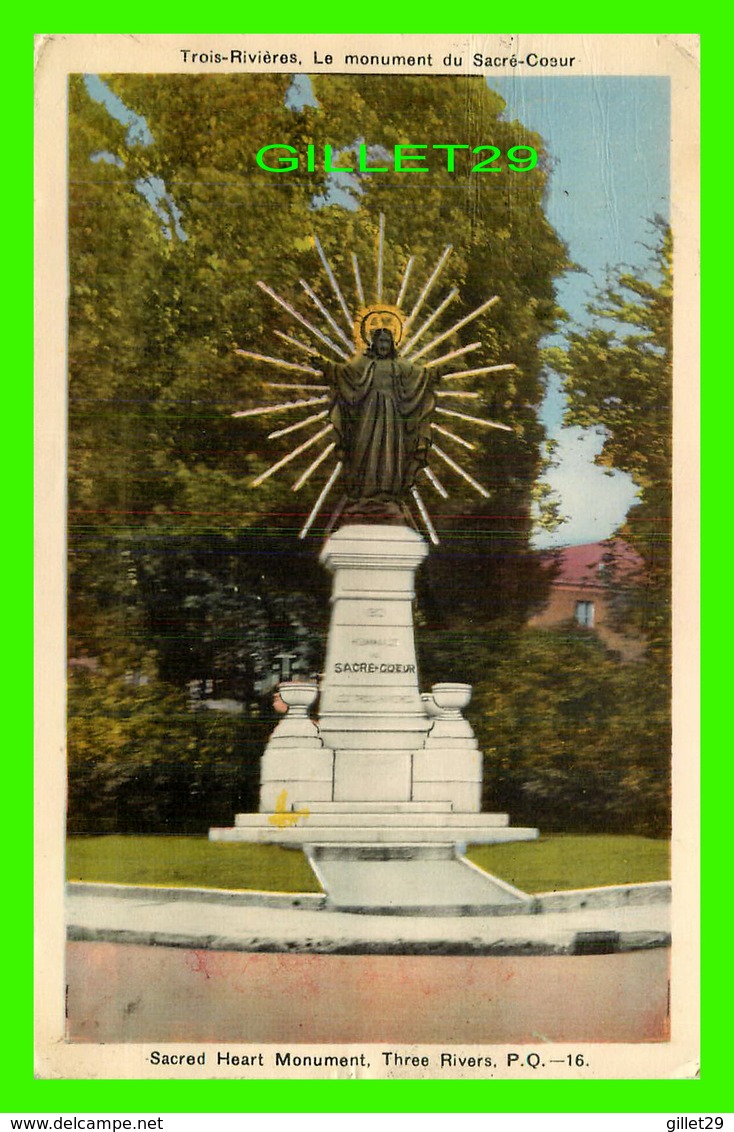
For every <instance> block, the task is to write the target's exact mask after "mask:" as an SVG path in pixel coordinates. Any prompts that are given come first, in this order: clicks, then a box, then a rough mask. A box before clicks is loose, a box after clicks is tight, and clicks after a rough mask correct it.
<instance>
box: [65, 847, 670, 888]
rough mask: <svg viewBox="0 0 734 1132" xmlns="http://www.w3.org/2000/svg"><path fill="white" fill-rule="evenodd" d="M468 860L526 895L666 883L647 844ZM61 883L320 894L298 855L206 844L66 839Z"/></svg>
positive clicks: (505, 852)
mask: <svg viewBox="0 0 734 1132" xmlns="http://www.w3.org/2000/svg"><path fill="white" fill-rule="evenodd" d="M468 856H469V857H470V858H471V860H472V861H474V863H475V864H477V865H479V866H480V867H481V868H483V869H487V871H488V872H491V873H494V874H495V875H496V876H498V877H501V878H502V879H503V880H506V881H508V882H509V883H510V884H514V885H515V886H516V887H517V888H520V889H522V891H523V892H550V891H553V890H554V889H569V888H593V887H595V886H596V885H605V884H637V883H639V882H641V881H652V880H667V879H668V877H669V875H670V846H669V843H668V842H667V841H653V840H650V839H649V838H646V837H612V836H604V835H599V836H597V835H587V836H577V835H556V836H548V837H541V838H540V839H539V840H538V841H525V842H518V843H516V844H508V845H477V846H474V847H473V848H470V850H469V853H468ZM66 875H67V877H68V879H69V880H82V881H106V882H108V883H114V884H147V885H164V886H169V887H177V888H188V887H192V888H234V889H238V888H239V889H241V888H256V889H265V890H266V891H271V892H320V891H321V890H320V887H319V884H318V881H317V880H316V877H315V876H314V874H313V873H312V872H311V869H310V868H309V865H308V863H307V861H306V858H305V857H304V856H303V854H302V853H301V852H300V851H298V850H294V849H284V848H281V847H280V846H278V845H247V844H244V843H239V844H236V843H235V844H233V843H227V842H217V841H208V840H207V839H206V838H205V837H133V836H129V837H120V836H108V837H71V838H69V841H68V843H67V854H66Z"/></svg>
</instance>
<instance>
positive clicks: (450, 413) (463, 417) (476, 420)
mask: <svg viewBox="0 0 734 1132" xmlns="http://www.w3.org/2000/svg"><path fill="white" fill-rule="evenodd" d="M436 412H437V413H443V415H444V416H445V417H457V418H458V419H459V420H460V421H471V423H472V424H478V425H482V426H483V427H484V428H501V429H502V430H503V432H514V431H515V430H514V428H510V426H509V425H506V424H500V423H499V422H498V421H488V420H485V418H484V417H470V416H469V415H468V413H459V412H457V410H456V409H441V408H438V409H436Z"/></svg>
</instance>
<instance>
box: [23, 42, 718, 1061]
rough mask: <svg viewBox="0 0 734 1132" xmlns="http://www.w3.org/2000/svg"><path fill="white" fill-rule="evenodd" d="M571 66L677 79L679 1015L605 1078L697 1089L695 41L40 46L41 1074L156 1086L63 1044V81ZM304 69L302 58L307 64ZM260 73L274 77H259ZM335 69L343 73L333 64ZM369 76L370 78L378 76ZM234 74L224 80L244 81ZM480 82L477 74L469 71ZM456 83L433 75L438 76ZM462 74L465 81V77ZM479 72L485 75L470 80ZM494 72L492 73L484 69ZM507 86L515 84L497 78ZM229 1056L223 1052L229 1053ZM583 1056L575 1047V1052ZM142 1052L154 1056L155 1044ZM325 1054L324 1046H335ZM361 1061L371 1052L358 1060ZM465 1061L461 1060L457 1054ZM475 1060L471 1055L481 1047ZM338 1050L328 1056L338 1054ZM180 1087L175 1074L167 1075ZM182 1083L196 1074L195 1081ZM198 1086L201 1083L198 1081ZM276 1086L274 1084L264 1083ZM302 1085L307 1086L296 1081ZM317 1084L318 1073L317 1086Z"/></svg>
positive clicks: (91, 1052)
mask: <svg viewBox="0 0 734 1132" xmlns="http://www.w3.org/2000/svg"><path fill="white" fill-rule="evenodd" d="M513 40H514V44H515V47H517V46H518V43H519V42H520V41H521V42H522V49H523V51H525V52H527V51H530V50H535V51H537V52H538V53H539V54H543V53H545V54H560V53H561V52H563V53H566V54H575V55H577V56H579V57H580V58H581V59H582V60H583V72H582V73H584V74H593V75H597V76H599V77H602V76H604V75H609V74H630V75H635V74H645V75H650V74H659V75H668V76H670V78H671V92H672V93H671V97H672V107H671V109H672V159H671V164H672V169H671V190H672V191H671V219H672V226H673V231H674V238H675V350H674V357H675V418H674V468H675V474H676V478H675V485H676V493H675V501H674V532H675V535H674V598H675V601H674V640H675V654H674V727H675V739H674V797H675V799H676V802H675V810H674V837H673V869H674V872H673V876H674V903H673V939H674V946H673V949H672V979H673V994H672V1003H673V1018H672V1026H673V1028H672V1036H671V1041H670V1042H669V1043H662V1044H660V1045H658V1046H648V1045H635V1046H605V1047H604V1067H603V1070H602V1072H601V1073H600V1074H595V1076H597V1075H601V1076H607V1077H608V1076H619V1077H625V1076H628V1077H666V1076H667V1077H688V1076H693V1075H694V1074H695V1072H696V1062H697V1056H698V1053H697V1051H698V1048H699V1047H698V1035H697V1027H698V1012H699V1002H698V989H697V985H696V980H697V972H698V869H697V862H698V829H697V813H698V809H697V798H698V775H697V761H698V760H697V750H698V727H697V716H698V697H697V686H696V679H697V665H696V660H697V649H698V638H697V625H696V623H695V620H694V613H695V611H696V610H697V586H698V565H697V563H698V537H697V532H698V481H697V472H696V469H697V466H698V432H697V428H696V427H695V426H696V422H697V419H698V329H697V328H698V319H697V313H698V239H699V237H698V164H699V142H698V138H699V120H698V103H699V93H698V91H699V71H698V40H697V37H696V36H639V35H630V36H602V35H598V36H565V35H564V36H552V35H551V36H547V35H546V36H535V35H527V36H526V35H522V36H515V37H512V36H462V35H456V36H422V35H416V36H289V35H283V34H281V35H268V36H264V35H263V36H261V35H256V36H251V37H240V36H220V35H217V36H82V35H80V36H43V37H39V39H38V40H37V44H36V79H37V87H36V116H37V134H36V167H37V174H36V176H37V193H36V196H37V233H38V236H37V252H36V255H37V260H36V278H37V341H36V357H37V417H36V436H37V468H38V475H37V487H36V506H37V523H38V530H37V545H38V546H39V548H40V553H39V554H38V556H37V564H36V570H37V581H36V586H37V610H38V616H37V691H38V694H37V699H36V703H37V709H36V710H37V719H36V734H37V753H36V763H37V775H38V782H39V784H40V786H39V790H38V796H37V801H36V846H37V862H38V878H37V892H36V900H37V910H36V937H37V943H36V947H37V958H36V970H37V974H36V979H37V1002H38V1004H39V1007H38V1018H37V1067H38V1072H39V1074H40V1075H41V1076H46V1077H69V1078H71V1077H110V1076H114V1077H121V1076H123V1077H124V1076H134V1077H144V1076H151V1077H153V1076H159V1075H160V1074H158V1073H154V1072H153V1071H152V1070H151V1069H150V1068H147V1067H146V1066H145V1064H144V1063H143V1061H142V1058H141V1057H140V1054H139V1052H138V1047H129V1046H88V1045H87V1046H85V1045H75V1044H71V1043H66V1042H65V1041H64V1038H63V1033H64V1018H63V1011H64V1002H63V1000H64V975H63V945H64V918H63V903H62V900H63V896H62V894H63V874H64V864H63V861H64V859H63V833H64V812H63V811H64V806H63V802H64V798H65V777H64V758H63V755H64V742H65V740H64V734H65V691H64V689H65V656H64V630H65V621H64V603H65V584H64V579H65V571H64V563H65V535H64V509H65V435H64V429H65V408H66V387H65V343H66V306H65V297H66V256H65V232H66V200H65V194H64V193H63V192H62V191H60V186H64V185H65V183H66V128H67V124H66V82H67V76H68V75H69V74H73V73H88V72H92V73H114V72H115V71H118V72H141V73H146V72H147V73H153V72H169V71H177V72H178V71H180V72H185V73H194V71H192V70H191V68H190V67H187V66H185V65H184V64H183V63H182V62H181V59H182V55H181V51H182V49H183V48H187V49H188V50H189V51H204V52H206V51H209V50H212V49H214V50H216V49H217V48H218V47H227V48H229V47H232V46H238V47H241V48H245V47H246V46H248V45H249V46H250V47H251V46H252V43H253V42H256V43H257V48H258V49H259V50H262V51H267V52H270V53H276V52H286V51H291V50H295V51H296V52H298V53H299V62H298V64H296V65H292V66H279V67H278V68H277V69H278V70H280V71H286V72H291V73H300V72H308V71H309V70H313V66H312V64H311V65H310V63H309V61H310V60H311V59H312V51H313V50H314V48H316V47H317V46H318V48H319V49H320V50H321V51H323V52H329V51H331V52H332V53H333V54H334V57H335V59H338V58H339V57H340V52H343V51H344V50H345V48H346V46H347V45H348V46H349V47H350V48H352V49H354V48H355V45H358V49H359V51H360V53H364V54H372V53H377V54H379V53H382V54H385V53H388V52H392V53H399V52H401V51H402V52H405V50H406V44H408V43H410V48H411V51H412V52H413V53H415V54H421V53H425V52H427V51H433V52H434V53H435V54H436V57H437V58H438V57H439V56H440V55H442V54H444V53H447V52H449V51H451V52H457V53H462V54H463V55H465V56H466V57H470V56H471V54H472V53H473V51H474V50H478V51H483V50H484V47H485V46H487V45H489V46H490V47H491V48H492V49H494V48H497V47H499V49H502V48H503V47H504V49H505V50H506V49H507V48H508V46H509V45H511V43H512V42H513ZM301 56H302V58H301ZM247 69H248V72H249V71H253V72H257V71H262V72H263V73H265V72H271V71H272V70H273V67H272V66H267V65H264V64H263V65H258V64H255V65H252V66H249V67H248V68H247ZM331 69H332V70H333V71H334V72H337V71H339V70H340V68H339V66H338V65H336V64H334V66H333V67H332V68H331ZM367 69H368V68H367ZM241 71H242V68H241V67H238V66H236V65H234V66H233V65H224V66H222V67H218V68H217V69H216V73H224V72H228V73H231V72H238V73H239V72H241ZM466 71H469V68H468V67H467V68H466ZM411 73H422V74H424V73H431V74H440V73H451V74H456V73H457V72H456V71H455V70H449V69H448V68H446V69H443V70H442V69H441V68H438V67H437V68H434V69H432V70H431V71H430V72H425V71H421V72H411ZM458 73H465V72H458ZM471 73H476V72H471ZM480 73H483V74H486V72H480ZM498 73H509V72H507V71H504V72H503V71H500V72H498ZM219 1044H221V1043H219ZM576 1044H579V1043H576ZM145 1048H146V1049H147V1048H148V1044H146V1047H145ZM324 1048H326V1047H324ZM360 1048H361V1047H360ZM452 1048H455V1047H452ZM475 1048H476V1047H475ZM329 1049H331V1047H329ZM169 1075H173V1074H169ZM175 1075H181V1076H184V1075H186V1072H185V1071H181V1073H180V1074H179V1073H176V1074H175ZM191 1075H194V1074H193V1073H192V1074H191ZM262 1075H263V1076H267V1074H262ZM300 1075H301V1076H303V1075H305V1074H300ZM315 1075H318V1074H315Z"/></svg>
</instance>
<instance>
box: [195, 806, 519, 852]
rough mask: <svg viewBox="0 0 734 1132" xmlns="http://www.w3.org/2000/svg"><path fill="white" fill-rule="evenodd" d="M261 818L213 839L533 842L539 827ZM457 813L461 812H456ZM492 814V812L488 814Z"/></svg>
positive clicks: (473, 820)
mask: <svg viewBox="0 0 734 1132" xmlns="http://www.w3.org/2000/svg"><path fill="white" fill-rule="evenodd" d="M248 816H249V817H254V818H258V819H259V821H254V822H252V823H251V824H248V825H243V826H235V827H234V828H213V829H210V830H209V839H210V840H211V841H250V842H267V843H271V844H276V845H339V844H342V845H422V844H426V843H432V844H438V845H494V844H498V843H500V842H506V841H534V840H535V838H536V837H538V836H539V831H538V830H537V829H527V828H524V827H514V828H513V827H511V826H499V825H493V824H492V823H490V822H480V821H479V820H478V819H479V817H480V816H484V815H475V816H472V815H470V814H467V815H463V816H464V817H465V819H468V820H465V821H464V823H463V824H460V825H452V826H450V827H449V826H447V825H445V824H442V825H433V826H416V825H412V824H408V823H405V824H404V825H394V826H392V825H376V824H372V825H365V826H360V827H359V828H355V827H354V825H353V824H348V825H345V826H341V825H335V824H333V823H332V822H331V821H329V822H315V821H313V820H310V821H308V822H307V823H306V824H303V825H301V824H299V825H288V824H287V823H288V821H289V820H290V819H291V818H292V817H295V815H291V814H287V813H286V814H271V815H268V814H257V815H248ZM457 816H458V815H457ZM488 816H491V815H488Z"/></svg>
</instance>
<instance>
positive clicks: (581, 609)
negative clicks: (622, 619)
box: [528, 538, 645, 661]
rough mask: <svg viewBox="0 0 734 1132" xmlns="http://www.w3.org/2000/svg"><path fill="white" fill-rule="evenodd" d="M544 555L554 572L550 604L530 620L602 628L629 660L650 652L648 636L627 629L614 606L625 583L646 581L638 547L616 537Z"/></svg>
mask: <svg viewBox="0 0 734 1132" xmlns="http://www.w3.org/2000/svg"><path fill="white" fill-rule="evenodd" d="M543 560H544V562H545V563H546V565H547V567H548V569H549V570H551V571H552V572H553V578H552V581H551V585H550V594H549V598H548V603H547V604H546V606H545V608H544V609H542V610H541V611H540V612H539V613H536V614H535V615H534V616H533V617H531V618H530V620H529V622H528V625H529V626H530V627H531V628H533V629H555V628H559V627H560V626H562V625H573V626H575V627H576V628H578V629H583V630H588V631H589V632H594V633H596V635H597V636H598V637H599V638H600V640H602V641H603V642H604V644H605V645H606V646H607V647H608V648H610V649H614V650H615V651H616V652H618V653H620V655H621V656H622V658H623V660H628V661H632V660H639V659H640V657H641V656H642V654H643V653H644V651H645V639H644V637H642V636H641V635H640V634H638V633H635V632H633V631H630V630H628V629H624V630H622V629H621V628H620V627H619V626H618V625H617V624H616V623H615V618H614V616H613V610H612V601H613V596H614V593H615V592H616V593H618V592H619V589H620V587H630V586H634V585H639V584H641V583H642V580H643V572H644V561H643V559H642V557H641V556H640V555H639V554H638V553H637V551H636V550H635V549H634V547H632V546H630V544H629V543H627V542H625V541H624V539H619V538H612V539H605V540H604V541H603V542H589V543H584V544H583V545H582V546H567V547H562V548H561V549H559V550H553V551H549V552H548V553H546V554H544V555H543Z"/></svg>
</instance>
